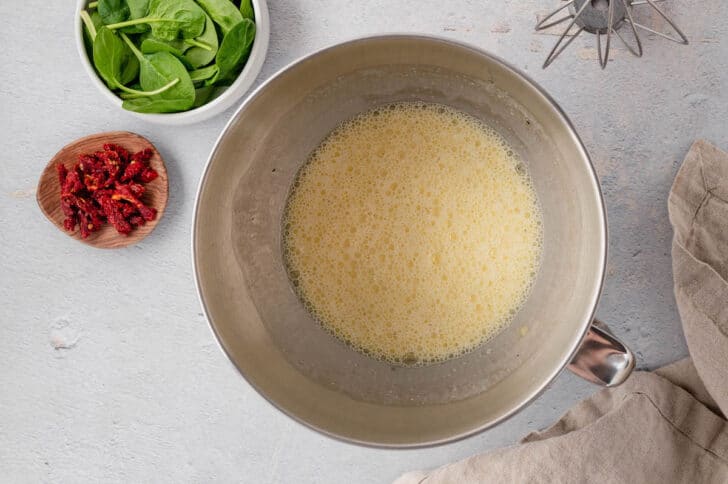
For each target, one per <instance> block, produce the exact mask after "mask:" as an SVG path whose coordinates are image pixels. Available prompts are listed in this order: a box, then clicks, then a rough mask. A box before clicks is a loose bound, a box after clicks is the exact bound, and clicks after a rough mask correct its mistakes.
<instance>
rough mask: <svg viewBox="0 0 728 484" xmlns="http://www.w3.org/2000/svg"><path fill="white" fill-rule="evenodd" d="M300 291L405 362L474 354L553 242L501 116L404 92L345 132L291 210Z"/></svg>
mask: <svg viewBox="0 0 728 484" xmlns="http://www.w3.org/2000/svg"><path fill="white" fill-rule="evenodd" d="M283 224H284V228H283V231H284V234H283V235H284V237H283V239H284V244H283V246H284V255H285V260H286V264H287V267H288V273H289V276H290V278H291V280H292V283H293V285H294V286H295V288H296V291H297V292H298V294H299V297H300V298H301V300H302V301H303V302H304V304H305V305H306V307H307V308H308V310H309V311H310V312H311V313H312V314H313V315H314V317H315V318H316V319H317V320H319V321H320V323H321V324H322V325H323V327H324V328H325V329H327V330H328V331H329V332H331V333H332V334H334V335H335V336H337V337H338V338H340V339H342V340H343V341H345V342H346V343H348V344H349V345H350V346H352V347H353V348H355V349H356V350H358V351H361V352H363V353H365V354H367V355H370V356H372V357H375V358H380V359H384V360H387V361H389V362H392V363H400V364H402V363H403V364H408V365H412V364H427V363H433V362H439V361H444V360H446V359H449V358H452V357H455V356H458V355H461V354H463V353H466V352H469V351H471V350H473V349H474V348H476V347H478V346H479V345H480V344H482V343H483V342H485V341H487V340H488V339H490V338H492V337H493V336H494V335H496V334H497V333H498V332H499V331H500V330H502V329H503V328H504V327H505V326H506V325H508V324H509V322H510V321H511V320H512V318H513V316H514V314H515V313H516V312H517V310H518V308H519V307H520V306H521V304H522V303H523V301H524V300H525V298H526V297H527V296H528V293H529V290H530V287H531V284H532V281H533V279H534V276H535V274H536V272H537V270H538V266H539V260H540V256H541V250H542V222H541V213H540V210H539V206H538V200H537V198H536V193H535V191H534V188H533V186H532V184H531V181H530V178H529V176H528V173H527V172H526V170H525V167H524V165H523V163H522V162H521V161H520V160H519V158H518V156H517V155H516V154H515V153H514V152H513V150H512V149H511V148H510V147H509V146H508V145H507V144H506V142H505V141H504V139H503V138H502V137H501V136H500V135H499V134H498V133H497V132H496V131H494V130H493V129H492V128H490V127H488V126H486V125H485V124H483V123H482V122H480V121H478V120H477V119H475V118H473V117H471V116H469V115H467V114H464V113H462V112H459V111H456V110H454V109H451V108H449V107H446V106H442V105H437V104H425V103H398V104H392V105H388V106H382V107H380V108H377V109H374V110H371V111H368V112H366V113H363V114H361V115H359V116H357V117H355V118H354V119H352V120H350V121H347V122H345V123H344V124H342V125H341V126H339V127H338V128H337V129H336V130H334V131H333V132H332V133H331V134H330V135H329V136H328V137H327V138H326V139H325V140H324V141H323V142H322V143H321V145H320V146H319V147H318V148H317V149H316V150H315V151H314V152H313V153H312V154H311V156H310V158H309V159H308V160H307V162H306V163H305V164H304V165H303V167H302V168H301V169H300V171H299V173H298V175H297V177H296V180H295V182H294V186H293V188H292V190H291V193H290V195H289V198H288V202H287V206H286V210H285V215H284V221H283Z"/></svg>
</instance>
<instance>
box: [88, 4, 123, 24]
mask: <svg viewBox="0 0 728 484" xmlns="http://www.w3.org/2000/svg"><path fill="white" fill-rule="evenodd" d="M96 11H97V12H99V15H100V16H101V20H102V21H103V22H104V25H109V24H115V23H117V22H123V21H124V20H128V19H129V5H128V4H127V3H126V0H99V3H98V5H97V6H96Z"/></svg>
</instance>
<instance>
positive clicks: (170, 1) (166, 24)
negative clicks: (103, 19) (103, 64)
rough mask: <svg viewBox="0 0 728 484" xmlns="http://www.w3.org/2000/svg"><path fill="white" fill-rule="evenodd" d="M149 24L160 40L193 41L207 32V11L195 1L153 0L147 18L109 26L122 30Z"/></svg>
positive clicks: (154, 34) (109, 26)
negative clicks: (178, 39) (204, 31)
mask: <svg viewBox="0 0 728 484" xmlns="http://www.w3.org/2000/svg"><path fill="white" fill-rule="evenodd" d="M141 24H148V25H149V26H150V27H151V29H152V35H153V36H155V37H157V38H159V39H160V40H175V39H177V38H179V37H182V38H184V39H193V38H195V37H198V36H199V35H200V34H202V32H203V30H205V11H204V10H202V8H201V7H200V6H199V5H197V4H196V3H195V2H194V0H151V1H150V2H149V12H148V14H147V15H146V16H144V17H141V18H137V19H132V20H126V21H122V22H118V23H113V24H109V25H107V27H108V28H109V29H112V30H115V29H122V28H126V27H130V26H133V25H141Z"/></svg>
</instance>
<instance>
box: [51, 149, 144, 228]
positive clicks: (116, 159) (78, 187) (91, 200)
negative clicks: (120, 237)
mask: <svg viewBox="0 0 728 484" xmlns="http://www.w3.org/2000/svg"><path fill="white" fill-rule="evenodd" d="M103 148H104V149H103V151H97V152H95V153H91V154H83V155H79V157H78V163H76V165H75V166H74V167H73V170H67V169H66V167H65V166H63V165H61V164H59V165H58V167H57V170H58V180H59V182H60V185H61V210H62V211H63V214H64V215H65V216H66V219H65V220H64V221H63V226H64V228H65V229H66V230H68V231H69V232H72V231H74V230H75V229H76V226H78V228H79V231H80V233H81V237H82V238H84V239H85V238H86V237H88V236H89V235H90V234H91V232H95V231H97V230H99V229H100V228H101V226H102V225H103V224H104V223H105V222H108V223H110V224H111V225H113V226H114V228H115V229H116V230H117V231H118V232H119V233H121V234H124V235H127V234H129V233H130V232H131V231H132V229H133V228H134V227H137V226H140V225H144V224H145V223H146V222H147V221H150V220H154V219H155V218H156V217H157V209H156V208H154V207H148V206H147V205H145V204H144V202H142V200H141V198H142V197H143V196H144V193H145V192H146V188H145V187H144V185H143V184H144V183H149V182H151V181H152V180H154V179H155V178H157V176H158V173H157V172H156V171H155V170H154V169H153V168H151V167H150V166H149V160H150V159H151V158H152V155H153V151H152V150H151V149H149V148H146V149H144V150H142V151H138V152H136V153H133V154H130V153H129V152H128V151H127V150H125V149H124V148H123V147H121V146H119V145H116V144H113V143H106V144H104V145H103Z"/></svg>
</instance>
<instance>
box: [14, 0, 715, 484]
mask: <svg viewBox="0 0 728 484" xmlns="http://www.w3.org/2000/svg"><path fill="white" fill-rule="evenodd" d="M557 3H558V1H557V0H504V1H497V2H496V1H490V2H489V1H484V0H477V1H475V0H472V1H471V0H448V1H441V0H418V1H405V0H371V1H368V2H358V1H352V0H346V1H345V0H298V1H294V0H270V11H271V21H272V36H271V49H270V52H269V57H268V59H267V60H266V63H265V66H264V68H263V72H262V73H261V75H260V77H259V79H258V82H260V81H262V80H264V79H266V78H268V77H270V76H271V75H272V74H273V73H274V72H276V71H277V70H278V69H280V68H281V67H282V66H284V65H286V64H287V63H289V62H290V61H292V60H294V59H296V58H297V57H299V56H301V55H304V54H307V53H309V52H312V51H314V50H316V49H319V48H321V47H324V46H327V45H331V44H333V43H336V42H339V41H342V40H347V39H351V38H354V37H357V36H361V35H365V34H371V33H376V32H393V31H405V32H427V33H431V34H437V35H441V36H444V37H450V38H454V39H458V40H462V41H466V42H470V43H473V44H475V45H477V46H480V47H482V48H485V49H488V50H490V51H491V52H494V53H495V54H497V55H499V56H502V57H503V58H505V59H508V60H509V61H510V62H512V63H513V64H515V65H517V66H518V67H520V68H521V69H523V70H525V71H526V72H527V73H529V74H530V75H531V76H533V77H534V78H535V79H536V80H537V81H538V82H540V83H541V84H542V85H543V86H544V87H545V88H546V89H547V90H548V91H550V92H551V93H552V94H553V96H554V97H555V98H556V100H557V101H558V102H559V103H560V104H561V105H562V107H563V108H564V110H565V111H566V112H567V113H568V114H569V115H570V117H571V119H572V121H573V122H574V124H575V125H576V127H577V129H578V131H579V132H580V134H581V136H582V137H583V139H584V142H585V143H586V145H587V147H588V149H589V150H590V152H591V155H592V156H593V159H594V161H595V164H596V166H597V170H598V172H599V175H600V177H601V181H602V186H603V188H604V193H605V197H606V200H607V205H608V210H609V221H610V231H611V239H610V245H609V249H610V256H609V272H608V276H607V282H606V287H605V289H604V295H603V298H602V301H601V304H600V306H599V316H600V317H601V318H602V319H604V320H605V321H606V322H608V323H610V324H611V325H612V327H613V329H614V330H615V332H616V333H617V334H618V335H619V336H621V337H623V338H624V339H625V340H626V341H627V342H628V343H629V344H630V345H631V346H632V348H634V350H635V351H636V353H637V355H638V357H639V366H640V367H641V368H655V367H657V366H660V365H662V364H665V363H668V362H671V361H673V360H676V359H678V358H681V357H683V356H685V355H686V347H685V344H684V341H683V336H682V332H681V329H680V323H679V319H678V315H677V312H676V308H675V303H674V301H673V295H672V280H671V269H670V256H669V250H670V238H671V230H670V226H669V223H668V219H667V210H666V196H667V193H668V190H669V188H670V184H671V182H672V178H673V176H674V174H675V172H676V170H677V168H678V166H679V163H680V161H681V159H682V157H683V156H684V154H685V153H686V151H687V150H688V147H689V146H690V144H691V142H692V140H693V139H695V138H697V137H702V138H707V139H708V140H711V141H713V142H714V143H716V144H717V145H719V146H722V147H723V148H724V149H726V148H728V129H726V119H728V55H726V54H728V28H727V27H726V25H728V24H727V23H726V22H725V19H726V18H728V4H726V3H725V2H722V1H720V0H704V1H698V0H685V1H678V0H668V1H666V2H664V3H663V4H662V5H664V6H665V8H666V10H667V11H668V12H670V13H671V15H673V16H674V18H675V19H676V20H677V21H678V23H679V24H680V25H681V26H682V27H683V29H684V30H685V32H686V33H687V34H688V35H689V37H690V39H691V41H692V43H691V44H690V45H689V46H687V47H685V46H678V45H675V44H672V43H670V42H667V41H664V40H659V39H655V38H651V39H646V40H645V42H644V43H645V56H644V58H643V59H635V58H633V57H631V56H630V55H629V54H628V53H627V52H626V51H625V50H624V49H623V48H622V46H620V45H619V44H618V43H617V44H616V48H617V50H616V54H615V55H614V56H613V58H614V60H613V62H610V66H609V68H608V69H607V70H606V71H604V72H602V71H600V70H599V68H598V66H597V64H596V60H595V56H596V50H595V44H594V40H595V39H594V38H593V37H591V36H584V37H582V38H579V39H577V40H576V41H575V42H574V44H573V45H572V46H571V47H570V48H569V50H567V51H566V52H565V54H564V56H563V58H561V59H560V60H559V61H557V62H556V63H555V64H554V65H553V66H552V67H551V68H549V69H548V70H546V71H543V70H541V68H540V65H541V63H542V61H543V59H544V57H545V55H546V53H547V52H548V50H549V49H550V47H551V45H552V43H553V42H554V40H555V37H554V36H553V35H548V34H546V35H544V34H536V33H534V32H533V28H532V27H533V24H534V22H535V20H536V15H537V14H539V13H544V12H546V11H547V10H549V9H550V8H552V7H554V6H556V4H557ZM74 4H75V2H71V1H70V0H66V1H64V2H41V1H40V0H29V1H26V2H10V1H3V2H2V3H1V4H0V18H2V19H3V24H4V25H3V27H2V28H1V29H0V45H2V49H0V65H1V66H2V67H1V68H0V148H1V149H2V152H1V153H0V158H1V159H2V162H1V163H0V221H1V222H2V227H0V249H1V250H2V254H0V305H1V306H2V310H0V342H1V351H0V480H2V481H4V482H69V483H71V482H74V483H76V482H102V481H103V482H122V481H135V482H256V483H259V482H260V483H263V482H323V483H339V482H352V483H354V482H357V483H358V482H362V483H365V482H367V483H368V482H372V483H374V482H387V481H389V480H391V479H393V478H394V477H396V476H397V475H398V474H399V473H401V472H403V471H405V470H408V469H412V468H422V467H431V466H436V465H439V464H443V463H445V462H448V461H450V460H453V459H459V458H463V457H466V456H468V455H471V454H473V453H476V452H480V451H484V450H487V449H492V448H495V447H498V446H503V445H508V444H511V443H513V442H515V441H516V440H517V439H518V438H519V437H520V436H522V435H524V434H525V433H527V432H529V431H532V430H535V429H538V428H541V427H544V426H546V425H547V424H549V423H550V422H552V421H553V420H554V419H555V418H557V417H558V416H559V415H560V414H562V413H563V412H564V411H565V410H566V409H568V408H569V406H570V405H572V404H573V403H574V402H576V401H577V400H579V399H580V398H582V397H584V396H586V395H588V394H590V393H592V392H593V391H595V388H594V387H592V386H590V385H589V384H587V383H584V382H582V381H580V380H578V379H577V378H575V377H573V376H572V375H570V374H563V375H562V376H561V377H559V378H558V380H557V381H556V382H555V383H554V384H553V385H552V387H551V388H550V389H549V390H548V391H547V392H546V393H545V394H544V395H543V396H542V397H541V398H540V399H539V400H538V401H537V402H535V403H534V404H533V405H531V406H530V407H529V408H527V409H526V410H525V411H524V412H522V413H521V414H519V415H518V416H516V417H515V418H513V419H512V420H510V421H509V422H507V423H505V424H504V425H501V426H500V427H498V428H496V429H494V430H492V431H489V432H487V433H484V434H482V435H479V436H477V437H473V438H470V439H468V440H466V441H463V442H459V443H456V444H452V445H448V446H444V447H439V448H435V449H427V450H416V451H405V452H394V451H381V450H371V449H363V448H358V447H355V446H350V445H346V444H342V443H339V442H335V441H332V440H329V439H327V438H324V437H322V436H319V435H317V434H315V433H313V432H312V431H309V430H307V429H305V428H303V427H301V426H299V425H298V424H295V423H294V422H292V421H291V420H289V419H288V418H287V417H285V416H283V415H281V414H280V413H278V412H277V411H276V410H274V409H273V408H271V406H270V405H268V404H267V403H266V402H265V401H263V399H262V398H261V397H259V396H258V395H257V394H256V393H255V392H254V391H253V390H252V389H251V388H250V387H249V386H248V385H247V384H246V383H245V382H244V381H243V380H242V378H240V377H239V376H238V374H237V373H236V372H235V370H234V369H233V368H232V366H231V365H230V364H229V363H228V361H227V360H226V359H225V356H224V355H223V354H222V352H221V351H220V350H219V349H218V347H217V345H216V343H215V342H214V340H213V337H212V335H211V333H210V330H209V329H208V327H207V323H206V322H205V320H204V318H203V315H202V311H201V309H200V305H199V303H198V300H197V296H196V294H195V288H194V284H193V281H192V268H191V263H190V236H189V233H190V223H191V216H192V206H193V201H194V194H195V193H194V192H195V189H196V186H197V183H198V181H199V177H200V173H201V170H202V167H203V164H204V162H205V160H206V158H207V155H208V152H209V150H210V149H211V148H212V145H213V143H214V141H215V139H216V137H217V135H218V133H219V132H220V130H221V129H222V127H223V125H224V123H225V122H226V120H227V119H228V117H229V116H230V115H231V114H232V110H231V111H229V112H227V113H225V114H223V115H221V116H219V117H217V118H215V119H213V120H211V121H209V122H205V123H202V124H198V125H193V126H189V127H183V128H167V127H160V126H155V125H150V124H146V123H144V122H141V121H138V120H136V119H134V118H132V117H131V116H129V115H126V114H124V113H120V112H119V111H118V110H117V109H115V108H113V107H112V106H111V105H109V103H108V102H107V101H106V100H105V99H103V98H102V97H101V95H100V94H99V93H98V92H97V91H96V88H95V87H94V86H93V85H92V84H91V82H90V81H89V79H88V78H87V75H86V73H85V72H84V71H83V70H82V67H81V64H80V61H79V59H78V58H77V54H76V50H75V46H74V41H73V36H72V23H73V5H74ZM652 20H654V19H650V18H647V19H645V21H646V22H651V21H652ZM116 129H126V130H131V131H136V132H139V133H142V134H144V135H146V136H148V137H149V138H150V139H151V140H153V141H154V142H155V143H156V144H157V146H158V148H159V149H160V151H161V152H162V154H163V156H164V157H165V158H166V160H167V164H168V169H169V177H170V181H171V196H170V200H169V206H168V210H167V213H166V214H165V217H164V219H163V220H162V221H161V223H160V224H159V226H158V227H157V229H156V231H155V232H154V233H153V234H152V236H150V237H149V238H148V239H147V240H145V241H144V242H142V243H141V244H139V245H137V246H135V247H131V248H128V249H123V250H115V251H99V250H95V249H92V248H89V247H86V246H84V245H82V244H80V243H78V242H76V241H74V240H72V239H70V238H68V237H67V236H66V235H64V234H62V233H61V232H59V231H58V230H57V229H56V228H55V227H54V226H52V225H51V224H50V223H48V222H47V221H46V220H45V219H44V218H43V215H42V214H41V213H40V211H39V210H38V207H37V206H36V202H35V196H34V187H35V184H36V181H37V177H38V175H39V173H40V172H41V170H42V169H43V167H44V166H45V164H46V162H47V160H48V159H49V158H50V157H51V156H52V155H53V154H54V153H55V152H56V151H57V150H58V149H59V148H60V147H61V146H63V145H64V144H66V143H67V142H69V141H70V140H73V139H75V138H77V137H80V136H83V135H86V134H90V133H94V132H99V131H106V130H116Z"/></svg>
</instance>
